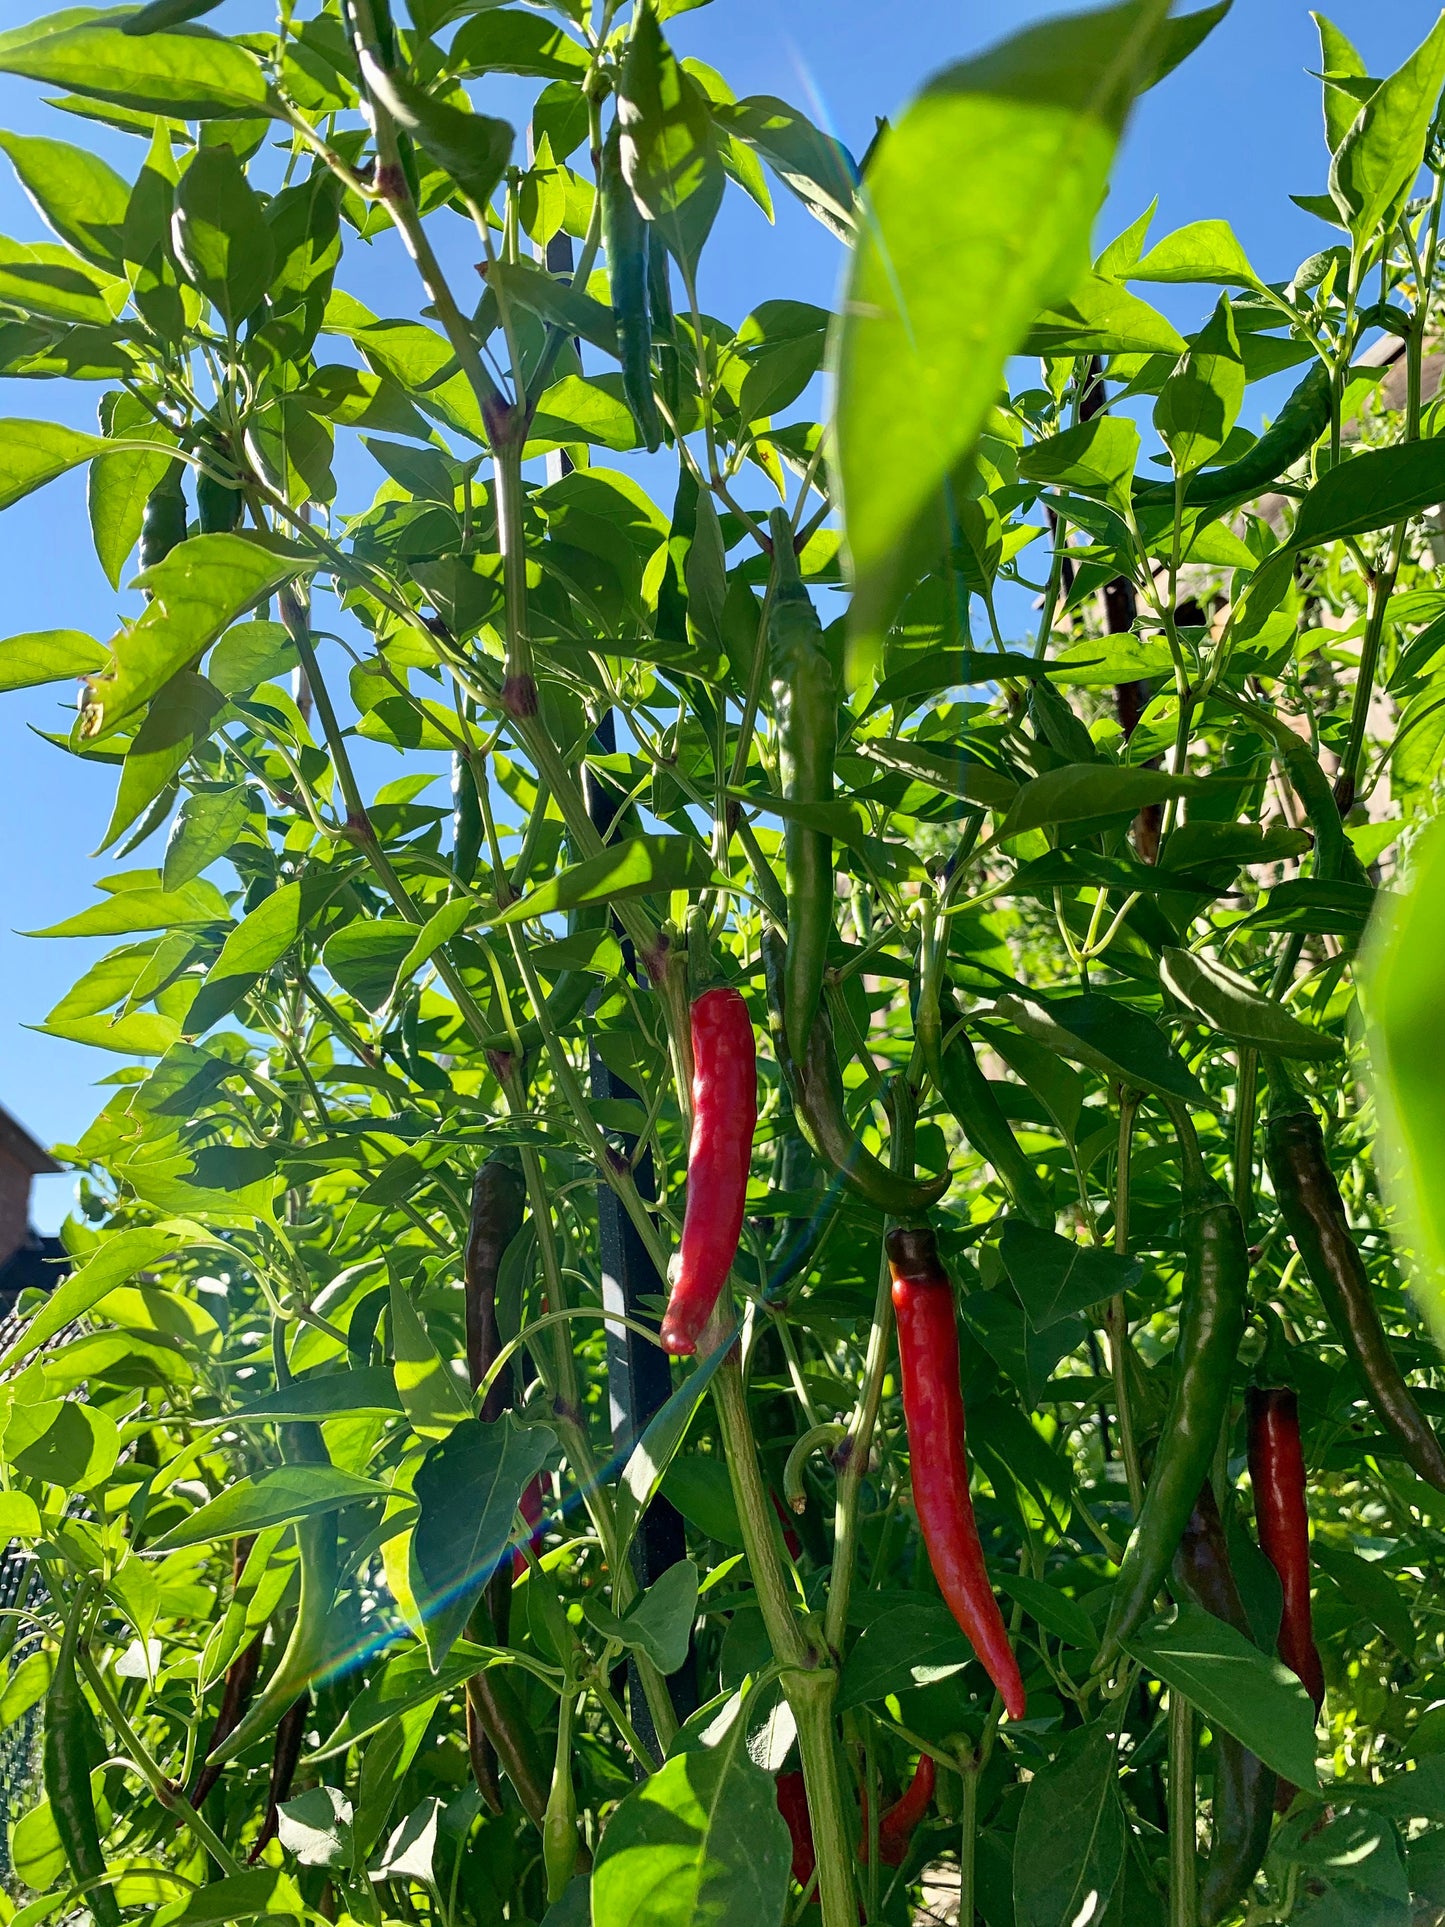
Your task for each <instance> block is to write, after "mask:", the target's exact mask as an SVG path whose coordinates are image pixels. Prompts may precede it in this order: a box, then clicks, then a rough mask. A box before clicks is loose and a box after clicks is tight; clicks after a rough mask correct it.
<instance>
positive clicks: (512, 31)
mask: <svg viewBox="0 0 1445 1927" xmlns="http://www.w3.org/2000/svg"><path fill="white" fill-rule="evenodd" d="M449 64H451V65H453V66H455V67H456V69H457V71H458V72H467V73H479V74H532V75H535V76H536V77H537V78H538V79H540V80H571V81H577V80H580V79H581V77H582V75H583V74H584V73H585V72H586V71H587V65H588V58H587V49H586V48H585V47H583V46H582V45H580V44H579V43H578V42H577V41H575V40H574V39H573V38H572V36H571V35H570V34H567V33H563V31H562V30H561V28H560V27H554V26H553V25H552V23H551V22H550V21H549V20H540V19H538V17H537V15H536V14H531V13H523V12H522V10H521V8H520V7H489V8H484V9H482V10H481V11H480V12H479V13H478V14H477V17H476V18H475V19H472V20H469V21H468V22H467V24H466V25H465V26H464V27H462V28H461V29H460V30H459V31H458V33H457V37H456V39H455V40H453V42H452V52H451V61H450V63H449Z"/></svg>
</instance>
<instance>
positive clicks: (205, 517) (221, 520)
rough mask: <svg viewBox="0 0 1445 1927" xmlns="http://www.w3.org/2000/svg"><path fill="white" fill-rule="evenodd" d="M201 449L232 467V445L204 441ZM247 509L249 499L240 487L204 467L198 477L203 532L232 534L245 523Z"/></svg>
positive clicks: (197, 494) (197, 508)
mask: <svg viewBox="0 0 1445 1927" xmlns="http://www.w3.org/2000/svg"><path fill="white" fill-rule="evenodd" d="M200 452H201V454H202V455H209V456H211V457H212V458H213V459H218V460H219V461H221V462H222V463H225V464H226V465H228V466H229V465H230V464H231V462H232V459H233V458H232V455H231V452H230V450H229V448H227V447H226V446H225V445H224V443H222V442H219V441H215V442H207V441H204V440H203V441H202V443H201V445H200ZM245 512H246V499H245V497H244V496H243V495H242V493H241V491H240V489H238V488H232V487H231V486H230V484H229V483H226V482H221V481H218V480H217V479H216V477H215V476H214V475H208V474H206V473H205V471H204V470H202V472H201V473H200V474H199V475H198V476H197V477H196V515H197V518H198V519H199V522H200V525H201V534H202V535H229V534H230V532H231V531H232V530H233V529H238V528H239V527H240V526H241V518H242V516H243V515H244V514H245Z"/></svg>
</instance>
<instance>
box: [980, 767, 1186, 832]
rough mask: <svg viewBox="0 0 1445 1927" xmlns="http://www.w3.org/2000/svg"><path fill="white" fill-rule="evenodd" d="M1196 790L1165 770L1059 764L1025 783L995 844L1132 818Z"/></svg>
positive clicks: (1001, 825) (1180, 777) (1183, 779)
mask: <svg viewBox="0 0 1445 1927" xmlns="http://www.w3.org/2000/svg"><path fill="white" fill-rule="evenodd" d="M1200 787H1201V784H1200V779H1199V778H1198V777H1196V776H1171V775H1170V774H1169V772H1168V771H1167V770H1162V769H1143V768H1134V767H1133V766H1131V765H1127V764H1126V765H1122V766H1116V765H1115V764H1112V763H1065V764H1064V765H1063V766H1062V768H1060V769H1051V770H1048V771H1046V772H1045V774H1044V775H1042V776H1036V777H1035V778H1034V780H1033V781H1032V782H1031V783H1025V784H1024V786H1023V788H1022V789H1021V790H1020V791H1019V792H1018V795H1017V796H1016V797H1015V798H1014V800H1013V802H1012V803H1011V804H1010V805H1009V810H1008V814H1007V815H1006V816H1005V818H1004V820H1003V822H1002V823H1001V824H1000V825H999V828H998V834H997V841H999V842H1000V843H1005V842H1007V841H1008V839H1009V838H1010V837H1015V836H1022V835H1023V834H1024V832H1025V831H1026V830H1041V829H1051V828H1053V827H1054V826H1055V825H1057V824H1060V823H1093V822H1097V821H1099V820H1100V819H1102V818H1104V817H1109V816H1133V815H1134V814H1135V813H1136V812H1137V811H1139V810H1142V809H1144V808H1145V807H1146V806H1147V805H1148V804H1150V803H1163V802H1165V801H1166V800H1167V799H1168V798H1169V797H1171V796H1188V795H1189V794H1190V793H1191V791H1197V790H1198V789H1199V788H1200Z"/></svg>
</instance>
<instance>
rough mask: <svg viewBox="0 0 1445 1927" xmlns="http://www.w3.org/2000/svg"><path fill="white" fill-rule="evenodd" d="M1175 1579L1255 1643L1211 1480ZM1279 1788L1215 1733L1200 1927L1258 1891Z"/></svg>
mask: <svg viewBox="0 0 1445 1927" xmlns="http://www.w3.org/2000/svg"><path fill="white" fill-rule="evenodd" d="M1174 1579H1175V1583H1176V1585H1177V1586H1178V1587H1179V1588H1180V1589H1181V1590H1182V1591H1183V1592H1185V1593H1186V1594H1187V1595H1188V1597H1189V1598H1190V1599H1192V1600H1193V1602H1194V1603H1195V1605H1196V1606H1202V1607H1203V1608H1204V1610H1205V1612H1207V1613H1212V1614H1213V1615H1214V1617H1215V1618H1216V1619H1222V1620H1223V1621H1224V1623H1225V1625H1226V1626H1232V1627H1233V1628H1234V1630H1235V1632H1237V1633H1242V1634H1243V1635H1244V1637H1245V1638H1246V1639H1248V1640H1251V1641H1252V1640H1253V1635H1252V1633H1251V1631H1250V1626H1249V1616H1248V1614H1247V1613H1246V1612H1245V1610H1244V1601H1243V1600H1242V1599H1241V1598H1240V1596H1239V1587H1238V1585H1237V1584H1236V1583H1235V1578H1234V1572H1233V1570H1232V1568H1231V1567H1230V1563H1229V1548H1228V1545H1227V1543H1226V1541H1225V1536H1224V1522H1223V1521H1222V1520H1221V1518H1220V1516H1219V1506H1218V1504H1217V1503H1216V1501H1215V1497H1214V1488H1213V1486H1212V1485H1210V1483H1209V1481H1208V1480H1207V1479H1206V1480H1205V1482H1204V1484H1203V1485H1201V1486H1200V1488H1199V1496H1198V1498H1197V1499H1196V1500H1195V1502H1194V1510H1193V1511H1192V1512H1191V1513H1190V1515H1189V1521H1188V1524H1187V1525H1186V1526H1185V1528H1184V1537H1183V1538H1182V1539H1181V1540H1180V1542H1179V1550H1178V1552H1177V1553H1176V1554H1175V1556H1174ZM1276 1785H1277V1775H1275V1774H1274V1773H1273V1772H1271V1771H1270V1769H1269V1768H1268V1767H1267V1766H1266V1765H1265V1764H1264V1762H1263V1761H1262V1760H1261V1759H1259V1758H1258V1756H1257V1755H1255V1754H1253V1753H1251V1752H1250V1751H1249V1749H1248V1747H1246V1746H1243V1745H1242V1744H1241V1743H1240V1742H1239V1741H1238V1740H1237V1739H1235V1738H1234V1736H1233V1734H1232V1733H1226V1732H1224V1731H1223V1729H1222V1728H1219V1727H1215V1728H1214V1801H1213V1809H1214V1818H1213V1825H1212V1828H1211V1832H1210V1841H1209V1858H1208V1860H1207V1861H1206V1863H1205V1867H1204V1873H1203V1876H1202V1878H1201V1880H1200V1883H1199V1919H1200V1927H1219V1923H1220V1922H1221V1921H1224V1920H1227V1919H1228V1918H1229V1916H1230V1915H1231V1914H1232V1913H1233V1912H1234V1911H1235V1909H1236V1908H1237V1907H1238V1905H1239V1903H1240V1901H1241V1900H1242V1899H1243V1898H1244V1896H1245V1895H1246V1894H1247V1893H1248V1892H1249V1890H1250V1887H1251V1886H1252V1885H1253V1882H1254V1876H1255V1875H1256V1874H1257V1873H1258V1872H1259V1869H1260V1867H1261V1866H1262V1865H1263V1863H1264V1856H1265V1854H1266V1852H1267V1851H1268V1848H1269V1830H1270V1826H1271V1824H1272V1822H1273V1819H1274V1795H1275V1787H1276Z"/></svg>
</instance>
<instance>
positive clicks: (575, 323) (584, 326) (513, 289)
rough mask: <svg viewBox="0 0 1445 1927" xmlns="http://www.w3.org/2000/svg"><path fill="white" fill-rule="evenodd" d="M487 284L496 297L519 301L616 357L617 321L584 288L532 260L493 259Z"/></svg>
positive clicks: (558, 326)
mask: <svg viewBox="0 0 1445 1927" xmlns="http://www.w3.org/2000/svg"><path fill="white" fill-rule="evenodd" d="M487 286H488V287H489V288H495V289H496V290H497V294H498V298H499V299H503V300H509V301H520V302H521V304H522V306H523V307H524V308H529V309H530V310H531V311H532V313H533V314H535V315H537V316H538V317H539V318H540V319H541V320H543V321H547V322H550V323H551V324H552V326H553V327H555V328H562V329H564V330H565V331H566V332H567V333H568V334H569V335H580V336H581V337H582V339H583V340H584V341H590V342H591V343H592V345H593V347H594V348H601V349H602V350H603V352H604V353H605V354H609V355H611V356H613V357H614V359H615V358H616V355H617V323H616V322H615V321H614V320H613V318H612V310H611V308H608V307H604V305H603V304H602V302H600V301H594V300H593V299H592V296H591V295H590V294H588V293H586V291H585V290H584V289H581V288H574V287H572V286H571V285H570V284H569V283H568V282H567V281H566V280H563V279H559V278H558V276H556V275H555V274H549V273H548V272H547V270H546V269H545V268H543V267H539V266H538V265H537V264H536V263H535V262H533V261H527V260H520V261H494V262H492V263H491V264H490V265H489V266H488V268H487Z"/></svg>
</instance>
